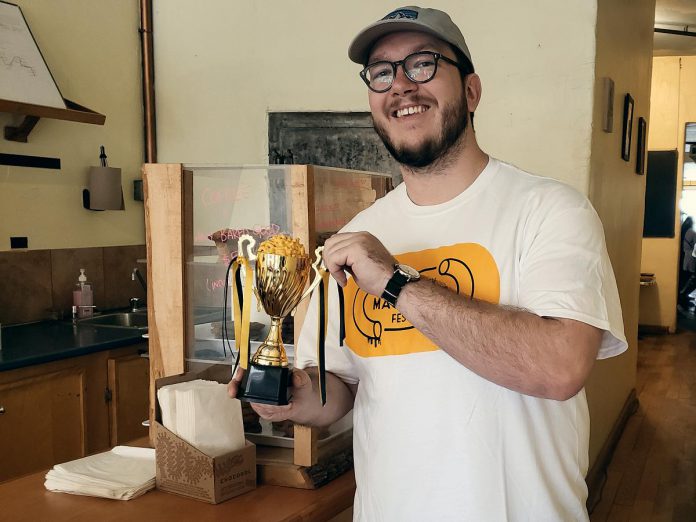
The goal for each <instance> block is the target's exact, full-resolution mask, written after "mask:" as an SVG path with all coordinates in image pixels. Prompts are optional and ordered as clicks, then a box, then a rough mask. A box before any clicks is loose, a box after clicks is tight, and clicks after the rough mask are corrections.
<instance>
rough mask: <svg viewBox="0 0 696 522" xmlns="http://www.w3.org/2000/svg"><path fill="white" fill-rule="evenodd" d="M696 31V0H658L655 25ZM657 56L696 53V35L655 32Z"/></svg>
mask: <svg viewBox="0 0 696 522" xmlns="http://www.w3.org/2000/svg"><path fill="white" fill-rule="evenodd" d="M686 26H689V27H688V28H687V29H686V30H688V31H689V32H692V33H696V0H657V3H656V6H655V27H660V28H663V29H676V30H681V31H683V30H684V29H685V27H686ZM653 54H654V55H655V56H674V55H676V56H685V55H696V37H694V36H680V35H672V34H663V33H655V38H654V40H653Z"/></svg>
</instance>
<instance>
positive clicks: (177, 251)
mask: <svg viewBox="0 0 696 522" xmlns="http://www.w3.org/2000/svg"><path fill="white" fill-rule="evenodd" d="M289 168H290V182H291V183H290V189H289V190H290V191H291V199H292V216H291V229H292V234H293V236H294V237H296V238H298V239H299V240H300V241H301V242H302V243H303V244H304V246H305V248H306V249H307V251H308V252H313V251H314V249H315V248H316V246H317V237H318V232H317V228H316V226H315V225H316V223H315V206H314V205H315V195H317V194H318V197H319V198H321V197H325V196H324V194H326V193H327V191H328V190H331V197H332V198H333V199H334V200H339V201H340V200H342V199H343V198H341V197H340V192H341V191H346V194H348V193H349V191H351V190H352V189H351V187H350V184H349V183H348V184H345V185H344V186H339V187H330V188H326V187H315V178H316V177H317V174H321V173H322V171H344V172H345V173H346V176H350V174H351V173H360V174H365V173H364V172H358V171H350V170H346V169H335V168H329V167H318V166H313V165H292V166H290V167H289ZM369 174H374V173H369ZM143 180H144V188H145V235H146V245H147V275H148V278H147V301H148V325H149V353H150V426H153V425H154V422H153V421H154V413H155V411H154V405H155V382H156V380H157V379H159V378H162V377H168V376H172V375H178V374H181V373H184V372H185V371H186V370H187V368H186V361H185V354H186V347H187V346H188V345H189V343H190V342H192V341H193V332H192V331H190V332H189V331H187V325H189V324H191V322H190V321H188V320H187V317H186V313H187V306H186V303H187V296H186V289H187V281H186V261H187V259H190V258H191V257H192V253H193V241H192V238H193V233H192V229H193V173H192V172H190V171H187V170H186V169H184V167H183V165H181V164H160V163H147V164H145V165H144V166H143ZM373 188H374V189H375V190H376V194H377V197H381V196H383V195H384V194H385V193H386V192H387V191H388V190H390V189H391V178H390V177H385V176H382V175H380V176H379V177H378V176H375V178H374V180H373ZM337 192H338V193H339V196H338V197H336V193H337ZM315 193H317V194H315ZM344 199H345V200H346V201H350V198H344ZM344 210H346V209H344ZM351 210H352V209H351ZM358 210H359V209H356V210H355V212H353V213H352V215H354V214H356V213H357V211H358ZM343 215H344V216H345V215H346V214H345V213H344V214H343ZM351 217H352V216H351ZM344 224H345V223H344ZM306 311H307V301H306V300H305V301H304V302H303V303H301V304H300V306H299V307H298V309H297V311H296V313H295V317H294V321H295V342H297V337H298V335H299V331H300V327H301V325H302V322H303V320H304V317H305V314H306ZM150 437H151V438H152V437H153V431H152V428H151V431H150ZM351 447H352V438H351V437H350V436H348V437H343V438H341V437H338V438H337V440H335V441H331V443H330V444H327V445H325V446H322V447H321V448H319V447H318V430H317V429H315V428H309V427H306V426H300V425H295V429H294V448H293V449H288V448H277V447H270V446H261V445H257V465H258V477H259V481H260V482H262V483H265V484H274V485H283V486H291V487H299V488H306V489H313V488H315V487H318V486H320V485H322V484H323V483H325V482H327V481H328V480H330V479H331V478H335V477H333V476H331V473H332V472H331V470H332V469H335V468H337V467H340V466H336V463H335V462H332V460H331V459H332V458H338V459H345V458H346V454H345V452H346V451H350V449H351ZM327 477H328V478H327Z"/></svg>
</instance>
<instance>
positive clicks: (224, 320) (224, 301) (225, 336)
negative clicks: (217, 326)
mask: <svg viewBox="0 0 696 522" xmlns="http://www.w3.org/2000/svg"><path fill="white" fill-rule="evenodd" d="M235 261H237V256H234V257H233V258H232V259H231V260H230V262H229V264H228V265H227V270H226V271H225V286H224V288H223V291H222V352H223V354H224V355H225V357H227V348H229V349H230V355H234V351H233V350H232V343H231V342H230V336H229V333H228V331H227V289H228V288H229V284H228V281H229V278H230V270H232V265H234V263H235ZM238 362H239V352H237V357H235V361H234V368H233V369H232V377H234V372H235V371H236V370H237V364H238Z"/></svg>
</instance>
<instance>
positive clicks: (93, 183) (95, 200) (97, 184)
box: [87, 167, 125, 210]
mask: <svg viewBox="0 0 696 522" xmlns="http://www.w3.org/2000/svg"><path fill="white" fill-rule="evenodd" d="M87 189H88V190H89V208H90V209H92V210H124V209H125V206H124V204H123V189H122V187H121V169H117V168H114V167H90V168H89V174H88V178H87Z"/></svg>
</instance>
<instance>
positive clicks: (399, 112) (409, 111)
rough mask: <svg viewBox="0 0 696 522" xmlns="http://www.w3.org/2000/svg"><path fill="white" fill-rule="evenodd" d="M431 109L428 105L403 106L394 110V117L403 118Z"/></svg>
mask: <svg viewBox="0 0 696 522" xmlns="http://www.w3.org/2000/svg"><path fill="white" fill-rule="evenodd" d="M428 109H430V107H429V106H427V105H410V106H408V107H401V108H399V109H396V110H395V111H393V112H392V117H394V118H403V117H404V116H412V115H413V114H421V113H423V112H425V111H427V110H428Z"/></svg>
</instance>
